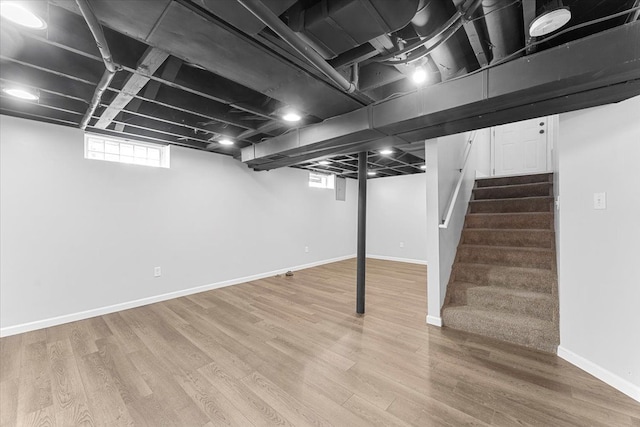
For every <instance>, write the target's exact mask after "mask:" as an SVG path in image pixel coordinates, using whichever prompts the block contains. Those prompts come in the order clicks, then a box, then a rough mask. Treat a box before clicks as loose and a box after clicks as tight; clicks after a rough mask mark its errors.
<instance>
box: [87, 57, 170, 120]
mask: <svg viewBox="0 0 640 427" xmlns="http://www.w3.org/2000/svg"><path fill="white" fill-rule="evenodd" d="M168 57H169V54H168V53H167V52H164V51H162V50H160V49H157V48H155V47H149V48H148V49H147V51H146V52H145V53H144V55H142V58H140V62H138V66H137V67H136V71H137V72H138V73H136V74H133V75H131V76H130V77H129V79H127V82H126V83H125V84H124V86H123V87H122V89H121V91H120V93H119V94H118V95H116V97H115V98H114V99H113V101H111V104H110V105H109V106H108V107H107V108H106V109H105V110H104V111H103V112H102V114H101V115H100V118H99V119H98V122H97V123H96V124H95V127H97V128H99V129H106V128H107V126H109V124H110V123H111V122H112V121H113V119H115V117H116V116H117V115H118V114H119V113H120V112H121V111H122V110H123V109H124V107H126V106H127V104H129V102H131V100H132V99H133V98H134V97H135V96H136V95H137V94H138V92H140V91H141V90H142V88H143V87H144V86H145V85H146V84H147V83H149V80H151V79H150V78H149V77H147V76H150V75H152V74H153V73H155V72H156V71H157V70H158V68H160V66H161V65H162V64H163V63H164V61H166V60H167V58H168Z"/></svg>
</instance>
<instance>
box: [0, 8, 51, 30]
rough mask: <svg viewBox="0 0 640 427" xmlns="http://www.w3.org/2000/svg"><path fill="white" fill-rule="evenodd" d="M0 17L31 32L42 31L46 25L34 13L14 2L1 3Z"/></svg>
mask: <svg viewBox="0 0 640 427" xmlns="http://www.w3.org/2000/svg"><path fill="white" fill-rule="evenodd" d="M0 16H2V17H3V18H5V19H8V20H9V21H11V22H14V23H16V24H18V25H22V26H23V27H27V28H31V29H32V30H44V29H45V28H47V23H46V22H45V21H44V19H42V18H40V17H39V16H38V15H36V14H35V13H33V12H31V11H30V10H29V9H27V8H26V7H24V6H23V5H22V4H20V3H19V2H16V1H3V2H1V3H0Z"/></svg>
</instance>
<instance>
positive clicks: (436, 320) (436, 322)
mask: <svg viewBox="0 0 640 427" xmlns="http://www.w3.org/2000/svg"><path fill="white" fill-rule="evenodd" d="M427 324H428V325H433V326H437V327H439V328H440V327H442V317H439V316H431V315H427Z"/></svg>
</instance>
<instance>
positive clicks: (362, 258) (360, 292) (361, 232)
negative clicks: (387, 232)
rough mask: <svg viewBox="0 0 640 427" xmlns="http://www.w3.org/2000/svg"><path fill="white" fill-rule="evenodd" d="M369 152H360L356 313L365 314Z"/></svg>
mask: <svg viewBox="0 0 640 427" xmlns="http://www.w3.org/2000/svg"><path fill="white" fill-rule="evenodd" d="M366 238H367V152H366V151H362V152H360V153H358V261H357V262H358V267H357V270H358V271H357V279H356V280H357V284H356V287H357V291H356V313H358V314H364V285H365V268H366V260H367V245H366Z"/></svg>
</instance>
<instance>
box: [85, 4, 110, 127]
mask: <svg viewBox="0 0 640 427" xmlns="http://www.w3.org/2000/svg"><path fill="white" fill-rule="evenodd" d="M76 3H77V5H78V7H79V8H80V13H81V14H82V17H83V18H84V20H85V21H86V22H87V25H88V26H89V30H90V31H91V34H93V38H94V39H95V41H96V45H97V46H98V50H99V51H100V55H101V56H102V61H103V62H104V66H105V68H106V70H105V72H104V74H103V75H102V78H101V79H100V82H98V85H97V86H96V90H95V91H94V92H93V97H92V98H91V102H90V103H89V108H88V109H87V112H86V113H85V114H84V117H83V118H82V120H81V121H80V129H82V130H85V129H86V128H87V125H88V124H89V120H91V117H93V113H94V112H95V111H96V109H97V108H98V105H100V100H101V99H102V94H103V93H104V92H105V90H107V87H109V84H110V83H111V80H113V76H114V75H115V74H116V71H118V70H119V69H120V67H119V66H117V65H116V64H115V63H114V62H113V57H112V56H111V51H110V50H109V45H108V44H107V39H106V38H105V37H104V33H103V32H102V26H101V25H100V22H98V18H96V15H95V14H94V13H93V10H91V6H90V5H89V2H88V1H87V0H76Z"/></svg>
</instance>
